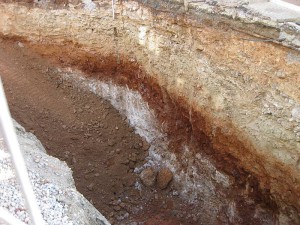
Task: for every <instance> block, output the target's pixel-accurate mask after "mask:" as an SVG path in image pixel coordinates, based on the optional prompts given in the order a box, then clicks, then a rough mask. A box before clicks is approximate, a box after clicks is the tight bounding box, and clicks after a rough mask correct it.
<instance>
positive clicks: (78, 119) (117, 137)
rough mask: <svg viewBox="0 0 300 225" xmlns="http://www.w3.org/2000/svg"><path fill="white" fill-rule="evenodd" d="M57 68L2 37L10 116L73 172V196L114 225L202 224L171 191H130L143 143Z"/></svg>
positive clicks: (1, 68) (0, 56) (0, 67)
mask: <svg viewBox="0 0 300 225" xmlns="http://www.w3.org/2000/svg"><path fill="white" fill-rule="evenodd" d="M59 72H60V70H59V68H57V66H56V65H54V64H52V63H51V62H50V61H48V60H47V59H45V58H43V57H41V56H40V55H38V54H37V53H35V52H34V51H32V50H31V49H30V48H29V47H28V46H27V45H26V44H23V43H21V42H19V41H18V40H6V39H5V40H4V39H1V38H0V73H1V78H2V80H3V82H4V88H5V90H6V95H7V98H8V101H9V105H10V110H11V113H12V115H13V117H14V118H15V119H16V120H17V121H18V122H19V123H20V124H21V125H22V126H24V127H25V128H26V130H27V131H30V132H32V133H34V134H35V135H36V136H37V137H38V139H39V140H40V141H41V142H42V143H43V145H44V146H45V148H46V149H47V152H48V154H50V155H53V156H55V157H58V158H59V159H61V160H64V161H66V162H67V164H68V165H69V166H70V167H71V168H72V170H73V172H74V174H73V176H74V180H75V183H76V187H77V189H78V190H79V191H80V192H81V193H82V194H83V195H84V196H85V197H86V198H87V199H88V200H90V201H91V202H92V204H93V205H94V206H95V207H96V208H97V209H98V210H99V211H100V212H101V213H103V214H104V215H105V216H106V217H107V218H108V219H109V220H110V222H111V223H113V224H172V225H174V224H201V223H200V222H199V221H198V220H199V217H198V216H197V212H199V210H201V209H197V207H196V206H194V205H190V204H188V203H186V202H185V201H183V200H182V199H180V198H179V197H178V196H177V194H174V193H176V190H175V188H174V186H173V185H172V183H171V185H169V187H168V188H167V189H165V190H160V189H158V188H156V187H151V188H150V187H147V188H146V187H143V188H142V190H138V189H137V188H136V186H135V185H136V181H137V180H138V179H139V178H138V175H137V174H135V173H134V172H133V169H134V168H135V167H137V166H140V165H142V164H144V163H145V157H146V156H147V154H148V148H149V145H148V143H147V142H146V141H145V140H143V139H142V138H141V137H139V136H138V135H137V134H135V133H134V129H133V128H131V127H129V126H128V124H127V122H126V118H123V117H122V116H121V115H120V114H119V113H118V112H117V111H116V110H115V109H114V108H113V107H112V106H111V105H110V104H109V103H108V102H106V101H105V100H103V99H101V98H100V97H97V96H95V95H94V94H92V93H90V92H84V91H82V90H79V89H77V88H75V87H73V86H72V85H71V84H70V83H68V82H66V81H62V80H61V78H60V76H59Z"/></svg>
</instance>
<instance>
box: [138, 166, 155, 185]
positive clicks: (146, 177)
mask: <svg viewBox="0 0 300 225" xmlns="http://www.w3.org/2000/svg"><path fill="white" fill-rule="evenodd" d="M140 178H141V181H142V183H143V184H144V185H145V186H146V187H152V186H154V184H155V181H156V172H155V171H154V170H153V169H152V168H147V169H144V170H143V171H142V172H141V174H140Z"/></svg>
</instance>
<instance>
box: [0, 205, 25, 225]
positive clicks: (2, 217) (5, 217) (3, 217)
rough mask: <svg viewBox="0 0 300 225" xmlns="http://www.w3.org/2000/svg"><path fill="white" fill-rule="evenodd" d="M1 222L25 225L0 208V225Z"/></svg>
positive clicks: (11, 224)
mask: <svg viewBox="0 0 300 225" xmlns="http://www.w3.org/2000/svg"><path fill="white" fill-rule="evenodd" d="M1 222H5V223H8V224H10V225H26V224H25V223H23V222H21V221H20V220H18V219H17V218H15V217H14V216H13V215H12V214H11V213H9V212H8V211H7V210H5V209H3V208H0V224H1Z"/></svg>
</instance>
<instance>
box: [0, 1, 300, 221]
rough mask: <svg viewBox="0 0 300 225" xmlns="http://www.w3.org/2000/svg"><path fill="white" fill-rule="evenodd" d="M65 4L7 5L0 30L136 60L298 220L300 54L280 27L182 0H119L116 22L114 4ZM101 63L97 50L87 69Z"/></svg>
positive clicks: (222, 152)
mask: <svg viewBox="0 0 300 225" xmlns="http://www.w3.org/2000/svg"><path fill="white" fill-rule="evenodd" d="M64 4H65V3H64V2H62V3H61V4H60V5H59V6H58V5H55V4H54V5H53V4H50V3H49V4H48V3H47V4H46V3H40V4H36V3H0V17H1V20H0V33H2V34H3V35H6V36H20V37H23V38H25V39H27V40H29V41H32V42H38V43H44V44H48V43H51V44H53V43H56V44H60V45H62V46H66V45H68V44H70V43H72V44H76V45H78V46H80V47H81V49H85V50H87V51H89V52H90V53H91V54H97V55H98V57H99V56H101V57H102V58H103V59H105V58H106V59H108V58H109V60H110V61H113V65H114V66H117V65H119V64H120V63H122V60H123V61H124V60H125V59H126V60H127V61H128V62H131V63H134V64H135V65H139V66H138V67H136V68H137V70H138V69H139V68H142V70H143V71H144V74H145V76H148V77H150V78H154V79H155V80H156V81H157V84H158V85H159V86H160V87H163V88H164V89H165V90H166V91H167V93H168V96H172V99H175V100H178V102H181V103H182V106H183V107H184V108H185V109H186V110H187V112H193V113H190V115H189V116H190V118H189V120H190V122H191V124H193V123H194V124H193V126H192V128H191V129H194V131H195V132H199V134H200V133H201V134H202V133H203V134H204V135H205V136H206V137H208V138H209V140H210V144H211V145H212V147H213V148H214V149H215V152H214V154H216V155H218V156H216V157H217V158H218V160H219V162H220V161H222V157H224V161H226V160H228V159H227V158H226V157H227V155H229V156H230V160H234V162H232V163H233V164H234V165H236V166H239V167H241V168H243V169H244V170H245V171H247V172H249V174H251V176H254V177H256V178H257V180H258V181H259V188H260V189H261V190H263V191H265V192H266V193H268V194H269V195H270V196H271V198H272V199H273V200H274V201H275V202H276V204H278V207H279V209H280V212H281V213H280V216H279V217H280V218H279V219H280V221H281V222H282V223H289V222H288V221H290V219H291V221H294V222H295V221H298V222H299V212H300V203H299V199H300V178H299V177H300V176H299V175H300V156H299V154H300V86H299V85H298V84H299V83H300V76H299V69H300V52H299V51H297V50H295V46H288V47H286V46H283V44H284V43H283V44H282V43H280V42H277V41H276V40H277V39H276V38H278V37H279V35H280V34H279V32H280V29H279V28H278V27H276V26H273V25H274V24H273V25H272V26H271V25H270V26H268V25H266V23H265V22H264V21H262V22H261V23H259V22H257V21H254V22H253V21H250V22H249V21H248V20H245V21H243V20H241V18H238V19H233V18H229V17H228V15H221V14H210V13H209V10H208V11H205V10H203V9H201V10H198V11H197V10H196V9H191V10H190V11H187V10H186V8H185V7H184V4H183V2H179V1H173V2H172V1H168V2H167V3H164V4H165V5H163V3H161V4H160V3H159V2H158V1H151V2H144V3H142V2H138V1H122V2H117V3H116V5H115V18H114V19H113V17H112V8H111V2H110V1H93V2H92V1H85V2H84V3H81V2H69V3H68V4H67V5H64ZM270 37H271V38H274V42H270V41H265V38H270ZM285 45H288V44H285ZM293 48H294V49H293ZM90 62H93V63H90ZM96 64H97V63H96V62H95V61H94V60H93V58H92V55H91V56H90V58H87V59H86V68H85V69H87V70H90V71H91V72H93V67H95V65H96ZM99 64H101V62H99ZM114 66H112V67H111V69H112V70H113V69H114ZM96 68H97V66H96ZM137 76H138V75H137ZM187 117H188V116H187ZM199 118H201V119H199ZM225 170H226V169H225ZM226 172H228V173H234V171H231V172H230V171H226ZM246 186H247V185H245V190H246V189H247V187H246ZM289 217H290V218H289Z"/></svg>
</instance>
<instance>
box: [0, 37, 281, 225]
mask: <svg viewBox="0 0 300 225" xmlns="http://www.w3.org/2000/svg"><path fill="white" fill-rule="evenodd" d="M1 40H2V42H1V43H0V45H1V50H2V51H1V52H2V53H1V60H0V62H1V64H0V69H1V72H2V73H3V75H2V76H3V80H4V84H5V88H6V91H7V95H8V99H9V103H10V107H11V110H12V114H13V116H14V117H15V118H16V119H17V120H18V121H19V122H20V123H21V124H22V125H23V126H24V127H25V128H26V129H27V130H29V131H31V132H34V133H35V134H36V135H37V137H38V138H39V139H40V140H41V141H42V143H43V144H44V145H45V146H46V148H47V151H48V153H49V154H52V155H54V156H57V157H59V158H60V159H62V160H65V161H66V162H67V163H68V165H69V166H70V167H71V168H72V169H73V171H74V179H75V182H76V186H77V188H78V190H79V191H80V192H81V193H82V194H84V196H85V197H86V198H87V199H89V200H90V201H91V202H92V203H93V204H94V206H95V207H96V208H97V209H99V211H101V212H102V213H103V214H104V215H105V216H106V217H107V218H108V219H109V220H110V222H112V223H113V224H133V223H134V222H142V223H144V224H275V223H276V221H277V219H278V218H277V217H278V207H277V204H276V203H275V201H274V200H273V199H272V197H271V195H270V190H269V188H268V187H267V186H262V185H261V183H262V182H263V180H264V179H267V178H264V177H257V176H255V175H254V174H251V173H250V172H248V171H246V170H245V169H243V167H242V166H241V163H240V161H239V159H237V158H235V157H233V156H232V155H231V154H229V153H228V152H227V149H228V148H229V147H232V146H235V147H236V148H239V149H240V150H241V151H243V152H245V153H244V154H246V153H247V152H248V149H247V148H246V146H244V144H243V143H242V142H239V141H238V139H237V138H236V137H234V136H226V135H224V133H222V132H220V131H219V130H218V129H219V128H216V130H215V131H214V137H212V136H210V135H209V130H210V126H211V121H210V120H209V118H208V117H206V116H205V115H203V114H201V113H200V112H199V111H197V110H196V109H195V108H194V107H193V106H192V105H189V104H188V103H187V102H186V100H185V97H184V96H182V97H178V96H172V95H170V94H169V93H168V91H167V90H166V89H165V88H164V87H162V86H160V85H159V84H158V82H157V81H156V80H155V78H154V77H155V75H153V74H152V75H151V76H149V74H147V73H146V72H145V71H144V70H143V65H139V64H138V63H137V62H136V61H134V60H131V59H127V58H126V57H122V56H120V55H119V56H116V55H111V56H109V57H108V56H105V57H104V56H102V55H101V54H99V53H89V52H87V51H84V50H82V48H80V46H76V45H74V44H72V43H69V42H66V43H64V45H49V44H44V45H42V44H33V43H29V42H26V41H24V40H21V39H20V38H13V39H1ZM12 66H13V67H14V68H13V67H12ZM110 104H112V106H113V107H114V108H115V109H114V108H112V106H111V105H110ZM116 109H117V110H118V111H117V110H116ZM127 122H128V124H129V125H130V126H128V125H127ZM216 140H218V141H217V142H216ZM245 157H246V156H245ZM148 167H151V168H153V169H154V170H157V171H159V170H160V169H161V168H169V169H170V170H171V171H172V173H173V180H172V182H171V183H170V184H169V186H168V187H167V188H166V189H163V190H161V189H160V188H158V187H157V185H154V186H153V187H145V186H144V185H143V184H142V182H141V180H140V178H139V174H140V173H141V171H142V170H143V169H145V168H148Z"/></svg>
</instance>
